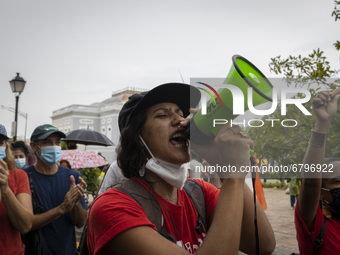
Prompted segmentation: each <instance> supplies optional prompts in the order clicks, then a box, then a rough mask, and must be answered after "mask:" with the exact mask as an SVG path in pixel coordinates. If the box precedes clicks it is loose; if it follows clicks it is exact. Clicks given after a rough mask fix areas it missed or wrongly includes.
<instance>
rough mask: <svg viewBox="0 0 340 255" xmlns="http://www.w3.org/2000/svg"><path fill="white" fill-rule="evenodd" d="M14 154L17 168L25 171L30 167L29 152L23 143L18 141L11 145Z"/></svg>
mask: <svg viewBox="0 0 340 255" xmlns="http://www.w3.org/2000/svg"><path fill="white" fill-rule="evenodd" d="M11 147H12V152H13V155H14V159H15V168H17V169H23V168H26V167H28V166H29V165H28V155H29V153H30V152H29V150H28V147H27V145H26V144H25V143H24V142H23V141H16V142H13V143H11Z"/></svg>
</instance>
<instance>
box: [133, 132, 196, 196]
mask: <svg viewBox="0 0 340 255" xmlns="http://www.w3.org/2000/svg"><path fill="white" fill-rule="evenodd" d="M139 137H140V139H141V141H142V142H143V144H144V146H145V148H146V149H147V150H148V151H149V153H150V155H151V159H149V160H148V162H147V163H146V165H145V168H147V169H149V170H150V171H151V172H153V173H155V174H157V175H158V176H159V177H161V178H162V179H163V180H164V181H166V182H167V183H169V184H170V185H172V186H174V187H176V188H177V189H180V190H181V189H182V188H183V187H184V184H185V182H186V180H187V178H188V169H189V163H185V164H182V165H177V164H172V163H169V162H166V161H164V160H161V159H158V158H155V157H154V156H153V154H152V153H151V151H150V150H149V148H148V146H147V145H146V143H145V142H144V140H143V138H142V137H141V136H139ZM143 170H144V171H145V169H141V171H140V172H139V173H140V175H141V176H143V175H144V173H145V172H143Z"/></svg>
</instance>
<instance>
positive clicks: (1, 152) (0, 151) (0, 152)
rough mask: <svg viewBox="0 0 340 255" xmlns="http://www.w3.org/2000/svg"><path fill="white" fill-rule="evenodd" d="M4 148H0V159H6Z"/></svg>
mask: <svg viewBox="0 0 340 255" xmlns="http://www.w3.org/2000/svg"><path fill="white" fill-rule="evenodd" d="M5 150H6V147H2V146H1V147H0V159H4V158H6V151H5Z"/></svg>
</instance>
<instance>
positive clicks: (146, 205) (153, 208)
mask: <svg viewBox="0 0 340 255" xmlns="http://www.w3.org/2000/svg"><path fill="white" fill-rule="evenodd" d="M113 188H115V189H118V190H120V191H122V192H124V193H125V194H127V195H129V196H130V197H131V198H132V199H134V200H135V201H136V202H137V203H138V204H139V205H140V206H141V207H142V208H143V209H144V211H145V213H146V215H147V217H148V219H149V221H150V222H151V223H152V224H154V225H155V226H156V229H157V231H158V233H160V234H161V235H162V236H164V237H165V238H166V239H169V240H170V241H173V242H175V243H176V239H175V237H174V236H173V235H171V234H170V233H169V232H168V231H167V230H166V229H165V228H163V224H164V216H163V213H162V210H161V207H160V205H159V203H158V202H157V200H156V199H155V198H154V196H153V195H152V194H151V193H150V192H149V191H148V190H147V189H146V188H145V187H144V186H143V185H141V184H140V183H139V182H138V181H135V180H131V179H130V180H126V181H124V182H122V183H119V184H117V185H115V186H113Z"/></svg>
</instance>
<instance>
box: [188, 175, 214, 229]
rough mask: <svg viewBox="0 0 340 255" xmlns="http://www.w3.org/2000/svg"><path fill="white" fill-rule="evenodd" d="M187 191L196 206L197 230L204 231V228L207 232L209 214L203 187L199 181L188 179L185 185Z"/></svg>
mask: <svg viewBox="0 0 340 255" xmlns="http://www.w3.org/2000/svg"><path fill="white" fill-rule="evenodd" d="M184 190H185V192H186V193H187V194H188V196H189V197H190V199H191V201H192V203H193V204H194V206H195V209H196V213H197V226H196V229H195V230H196V232H197V233H198V234H201V233H202V228H203V229H204V230H205V232H207V229H208V228H207V215H206V206H205V199H204V194H203V187H202V185H201V184H199V183H198V182H197V181H194V180H188V181H187V183H186V184H185V186H184Z"/></svg>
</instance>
